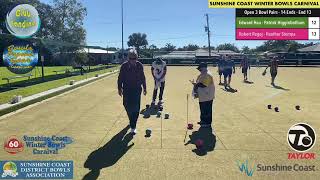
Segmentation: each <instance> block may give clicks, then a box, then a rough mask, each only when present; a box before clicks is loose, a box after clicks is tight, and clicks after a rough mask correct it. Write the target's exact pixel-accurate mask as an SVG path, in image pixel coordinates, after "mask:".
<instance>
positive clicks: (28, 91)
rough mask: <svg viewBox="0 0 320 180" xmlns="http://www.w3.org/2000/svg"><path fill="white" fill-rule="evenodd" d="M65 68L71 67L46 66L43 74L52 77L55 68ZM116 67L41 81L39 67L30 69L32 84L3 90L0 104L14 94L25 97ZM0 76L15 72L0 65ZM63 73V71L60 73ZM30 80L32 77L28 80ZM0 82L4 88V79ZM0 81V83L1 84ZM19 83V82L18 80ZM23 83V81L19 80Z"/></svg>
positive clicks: (7, 75)
mask: <svg viewBox="0 0 320 180" xmlns="http://www.w3.org/2000/svg"><path fill="white" fill-rule="evenodd" d="M66 68H71V67H67V66H59V67H46V68H45V75H46V77H49V76H50V75H51V76H52V75H53V77H54V76H55V74H56V73H55V72H53V71H55V70H64V69H66ZM94 68H97V67H91V69H94ZM117 68H118V67H113V68H108V69H103V70H98V71H93V72H90V73H86V74H84V75H75V76H69V77H68V76H64V75H60V76H59V77H62V78H60V79H53V80H52V79H51V80H48V79H47V81H46V82H41V81H40V80H41V78H39V77H41V74H39V73H40V72H41V68H39V72H38V70H36V69H35V70H33V71H32V74H33V75H34V77H33V81H36V83H35V84H33V85H26V86H25V87H23V86H22V87H20V88H17V89H12V90H9V91H4V92H1V93H0V104H3V103H7V102H9V100H10V99H11V98H12V97H13V96H15V95H21V96H23V97H26V96H30V95H33V94H37V93H40V92H43V91H47V90H50V89H53V88H57V87H60V86H63V85H66V84H68V83H69V81H70V80H76V81H79V80H83V79H87V78H90V77H94V76H95V75H96V74H103V73H106V72H109V71H111V70H114V69H117ZM35 71H36V73H37V76H36V77H35ZM0 73H1V75H0V77H1V79H2V78H3V77H9V76H15V74H13V73H11V72H9V71H8V70H7V69H6V68H4V67H1V68H0ZM62 74H63V73H62ZM36 78H38V79H36ZM25 80H27V78H19V79H18V80H16V81H15V82H16V83H17V82H18V81H25ZM30 81H32V79H31V80H30ZM38 81H39V83H38ZM0 82H1V83H3V84H2V86H3V87H2V88H5V87H6V86H5V84H6V81H0ZM13 82H14V81H13ZM1 83H0V85H1ZM18 83H19V82H18ZM21 83H23V82H21Z"/></svg>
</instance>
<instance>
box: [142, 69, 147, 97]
mask: <svg viewBox="0 0 320 180" xmlns="http://www.w3.org/2000/svg"><path fill="white" fill-rule="evenodd" d="M140 65H141V78H142V79H141V80H142V87H143V94H144V95H146V94H147V85H146V76H145V75H144V71H143V65H142V64H140Z"/></svg>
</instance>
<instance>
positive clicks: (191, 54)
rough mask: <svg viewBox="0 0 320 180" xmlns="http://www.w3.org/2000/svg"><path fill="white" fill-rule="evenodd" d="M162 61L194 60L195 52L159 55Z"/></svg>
mask: <svg viewBox="0 0 320 180" xmlns="http://www.w3.org/2000/svg"><path fill="white" fill-rule="evenodd" d="M157 57H161V58H163V59H195V57H196V54H195V51H172V52H170V53H168V54H164V55H160V56H157Z"/></svg>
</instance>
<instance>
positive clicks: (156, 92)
mask: <svg viewBox="0 0 320 180" xmlns="http://www.w3.org/2000/svg"><path fill="white" fill-rule="evenodd" d="M154 86H156V81H154ZM157 94H158V89H154V90H153V95H152V104H154V103H155V102H156V98H157Z"/></svg>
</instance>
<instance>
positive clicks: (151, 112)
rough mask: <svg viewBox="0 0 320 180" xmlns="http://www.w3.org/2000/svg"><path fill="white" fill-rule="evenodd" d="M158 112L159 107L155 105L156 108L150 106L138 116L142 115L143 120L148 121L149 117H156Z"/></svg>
mask: <svg viewBox="0 0 320 180" xmlns="http://www.w3.org/2000/svg"><path fill="white" fill-rule="evenodd" d="M159 112H160V110H159V107H158V106H157V105H156V106H153V107H151V106H150V107H149V108H145V109H143V110H141V111H140V114H142V115H143V118H144V119H148V118H150V117H151V116H154V115H157V114H158V113H159Z"/></svg>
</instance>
